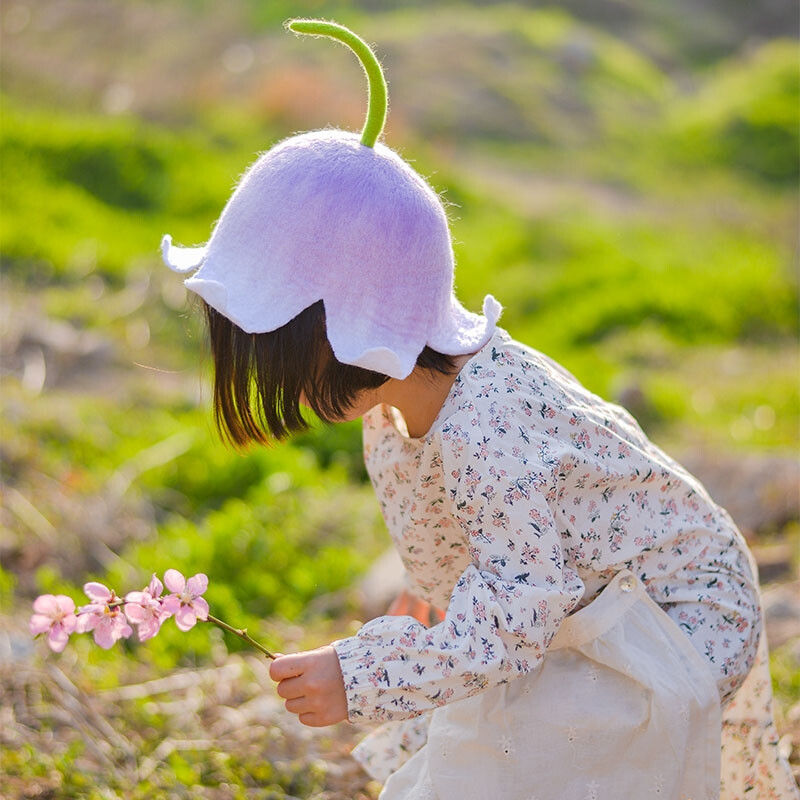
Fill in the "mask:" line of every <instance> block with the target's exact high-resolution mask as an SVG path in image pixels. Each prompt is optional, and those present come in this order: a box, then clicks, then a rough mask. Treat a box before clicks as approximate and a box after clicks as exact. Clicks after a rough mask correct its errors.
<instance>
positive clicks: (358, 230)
mask: <svg viewBox="0 0 800 800" xmlns="http://www.w3.org/2000/svg"><path fill="white" fill-rule="evenodd" d="M288 26H289V27H290V29H291V30H294V31H296V32H298V33H310V34H312V35H327V36H331V37H333V38H335V39H338V40H339V41H342V42H344V43H345V44H347V45H348V46H349V47H351V49H353V50H354V51H355V52H356V54H357V55H358V56H359V58H360V59H361V61H362V64H363V66H364V68H365V70H366V72H367V76H368V79H369V90H370V96H369V112H368V114H367V122H366V124H365V127H364V131H363V133H362V135H361V137H360V138H359V136H358V134H354V133H350V132H346V131H340V130H321V131H313V132H311V133H304V134H301V135H299V136H292V137H291V138H289V139H285V140H284V141H282V142H280V143H278V144H277V145H275V146H274V147H273V148H272V149H270V150H269V151H267V152H266V153H264V154H263V155H262V156H261V157H260V158H259V159H258V160H257V161H256V162H255V163H254V164H253V165H252V166H251V167H250V168H249V169H248V170H247V172H246V173H245V174H244V176H243V178H242V179H241V181H240V182H239V185H238V186H237V188H236V190H235V191H234V193H233V195H232V196H231V198H230V200H229V201H228V203H227V205H226V206H225V209H224V210H223V212H222V215H221V216H220V218H219V220H218V221H217V223H216V225H215V226H214V230H213V232H212V234H211V239H210V240H209V241H208V243H207V244H206V245H205V246H203V247H186V248H185V247H177V246H176V245H173V244H172V239H171V237H170V236H168V235H167V236H164V239H163V241H162V253H163V257H164V261H165V262H166V264H167V266H169V267H170V268H172V269H173V270H175V271H176V272H189V271H191V270H195V269H196V270H197V272H195V274H194V275H192V276H191V277H190V278H188V279H187V280H186V281H185V285H186V287H187V288H188V289H191V290H192V291H193V292H196V293H197V294H199V295H200V296H201V297H202V298H203V299H204V300H205V301H206V302H207V303H208V304H209V305H210V306H212V307H213V308H215V309H216V310H217V311H218V312H220V313H221V314H223V315H224V316H225V317H227V318H228V319H229V320H231V321H232V322H234V323H235V324H236V325H238V326H239V327H240V328H242V329H243V330H244V331H246V332H248V333H263V332H266V331H273V330H275V329H276V328H279V327H281V326H282V325H285V324H286V323H287V322H289V321H290V320H291V319H293V318H294V317H295V316H297V314H299V313H300V312H301V311H303V310H304V309H306V308H308V307H309V306H310V305H312V304H314V303H315V302H317V301H318V300H320V299H321V300H322V301H323V303H324V305H325V317H326V325H327V334H328V340H329V341H330V344H331V347H332V349H333V353H334V355H335V356H336V358H337V359H338V360H339V361H341V362H342V363H345V364H354V365H356V366H359V367H364V368H365V369H370V370H374V371H376V372H381V373H384V374H386V375H389V376H390V377H393V378H398V379H403V378H406V377H407V376H408V375H409V374H410V373H411V372H412V370H413V369H414V365H415V363H416V360H417V356H418V355H419V354H420V353H421V352H422V350H423V348H424V347H425V345H426V344H427V345H429V346H430V347H432V348H433V349H434V350H438V351H439V352H441V353H445V354H447V355H463V354H466V353H471V352H474V351H475V350H478V349H479V348H481V347H482V346H483V345H484V344H485V343H486V342H487V341H488V340H489V339H490V338H491V336H492V334H493V332H494V329H495V325H496V323H497V319H498V317H499V316H500V312H501V306H500V304H499V303H498V302H497V301H496V300H495V299H494V298H493V297H492V296H491V295H488V296H487V297H486V299H485V300H484V303H483V315H479V314H473V313H471V312H469V311H467V310H466V309H465V308H464V307H463V306H462V305H461V303H460V302H459V301H458V299H457V298H456V296H455V293H454V291H453V248H452V244H451V240H450V232H449V229H448V225H447V217H446V215H445V212H444V208H443V206H442V203H441V201H440V200H439V198H438V196H437V195H436V193H435V192H434V191H433V190H432V189H431V187H430V186H429V185H428V184H427V183H426V182H425V181H424V180H423V179H422V178H421V177H420V176H419V175H418V174H417V173H416V172H415V171H414V170H413V169H412V168H411V167H410V166H409V165H408V164H407V163H406V162H405V161H404V160H403V159H402V158H401V157H400V156H399V155H397V154H396V153H395V152H394V151H393V150H391V149H390V148H388V147H385V146H384V145H382V144H378V143H376V140H377V138H378V136H379V135H380V133H381V130H382V129H383V122H384V119H385V116H386V84H385V82H384V80H383V74H382V72H381V69H380V65H379V64H378V61H377V59H376V58H375V56H374V54H373V53H372V51H371V50H370V49H369V47H368V46H367V45H366V44H365V43H364V42H363V41H362V40H361V39H359V38H358V37H357V36H355V34H353V33H352V32H351V31H349V30H348V29H347V28H343V27H342V26H340V25H336V24H335V23H330V22H322V21H317V20H296V21H293V22H291V23H289V25H288ZM198 268H199V269H198Z"/></svg>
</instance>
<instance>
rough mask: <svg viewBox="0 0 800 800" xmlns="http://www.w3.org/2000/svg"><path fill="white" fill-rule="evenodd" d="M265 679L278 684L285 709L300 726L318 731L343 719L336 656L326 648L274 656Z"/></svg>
mask: <svg viewBox="0 0 800 800" xmlns="http://www.w3.org/2000/svg"><path fill="white" fill-rule="evenodd" d="M269 676H270V678H272V680H274V681H277V682H278V689H277V691H278V695H279V696H280V697H283V698H284V700H286V703H285V704H284V705H285V706H286V710H287V711H289V712H290V713H292V714H297V715H298V717H299V719H300V722H302V723H303V725H308V726H309V727H311V728H322V727H324V726H326V725H333V724H334V723H336V722H343V721H344V720H346V719H347V695H346V694H345V691H344V678H343V677H342V670H341V668H340V667H339V657H338V656H337V655H336V651H335V650H334V649H333V647H331V646H330V645H327V646H326V647H318V648H317V649H316V650H307V651H306V652H304V653H294V654H293V655H288V656H284V655H278V656H277V657H276V658H275V660H274V661H273V662H272V663H271V664H270V667H269Z"/></svg>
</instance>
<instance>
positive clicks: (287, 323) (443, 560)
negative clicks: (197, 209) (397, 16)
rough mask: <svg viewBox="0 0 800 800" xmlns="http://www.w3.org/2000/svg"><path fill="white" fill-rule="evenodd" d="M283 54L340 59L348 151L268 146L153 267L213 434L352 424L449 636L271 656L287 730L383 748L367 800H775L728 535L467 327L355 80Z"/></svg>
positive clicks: (498, 346) (674, 480)
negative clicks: (200, 314)
mask: <svg viewBox="0 0 800 800" xmlns="http://www.w3.org/2000/svg"><path fill="white" fill-rule="evenodd" d="M289 27H290V28H291V29H292V30H294V31H296V32H299V33H308V34H313V35H320V34H323V35H328V36H331V37H333V38H335V39H338V40H340V41H343V42H344V43H346V44H347V45H348V46H350V47H351V48H352V49H353V50H354V51H355V52H356V54H357V55H358V56H359V57H360V59H361V61H362V62H363V64H364V67H365V70H366V72H367V75H368V79H369V112H368V115H367V122H366V124H365V127H364V131H363V134H362V136H361V138H360V140H359V138H358V137H357V136H355V135H353V134H349V133H345V132H342V131H336V130H325V131H317V132H313V133H308V134H303V135H299V136H294V137H292V138H289V139H287V140H285V141H283V142H281V143H280V144H278V145H276V146H275V147H274V148H272V149H271V150H270V151H268V152H267V153H265V154H264V155H262V156H261V157H260V158H259V160H258V161H257V162H256V163H255V164H254V165H253V166H252V167H251V168H250V169H249V170H248V171H247V173H246V174H245V175H244V177H243V178H242V180H241V182H240V183H239V185H238V187H237V189H236V191H235V192H234V194H233V196H232V197H231V199H230V201H229V202H228V204H227V206H226V208H225V210H224V211H223V213H222V216H221V217H220V219H219V221H218V222H217V224H216V226H215V228H214V231H213V234H212V237H211V239H210V241H209V242H208V244H207V245H206V246H204V247H198V248H179V247H176V246H174V245H173V244H172V242H171V240H170V238H169V237H165V238H164V242H163V245H162V248H163V254H164V258H165V261H166V263H167V264H168V265H169V266H170V267H172V268H173V269H175V270H177V271H181V272H188V271H190V270H194V269H198V268H199V269H198V271H197V272H196V274H195V275H193V276H192V277H190V278H189V279H187V280H186V282H185V283H186V286H187V287H188V288H189V289H191V290H192V291H194V292H196V293H197V294H198V295H200V297H201V298H202V300H203V305H204V309H205V313H206V318H207V323H208V330H209V337H210V343H211V348H212V352H213V357H214V363H215V385H214V410H215V416H216V422H217V425H218V427H219V429H220V431H221V432H222V434H223V435H224V436H225V437H226V438H228V439H229V440H230V441H231V442H233V443H234V444H236V445H239V446H245V445H247V444H249V443H253V442H255V443H262V444H267V443H268V442H269V441H270V440H272V439H283V438H285V437H286V436H288V435H290V434H291V433H293V432H296V431H299V430H302V429H303V428H304V427H306V423H305V422H304V420H303V417H302V415H301V411H300V407H301V406H307V407H308V408H311V409H313V410H314V412H315V413H316V414H317V415H318V416H319V417H320V418H321V419H323V420H325V421H326V422H335V421H342V420H349V419H355V418H357V417H363V429H364V456H365V460H366V465H367V469H368V472H369V474H370V477H371V479H372V482H373V485H374V487H375V489H376V492H377V494H378V498H379V500H380V503H381V507H382V510H383V513H384V516H385V518H386V522H387V525H388V527H389V530H390V532H391V534H392V536H393V538H394V540H395V543H396V545H397V547H398V549H399V551H400V554H401V556H402V558H403V560H404V562H405V565H406V568H407V570H408V573H409V575H410V576H411V580H412V581H413V584H414V587H415V588H414V591H415V593H416V594H418V595H419V596H420V597H421V598H423V599H424V600H425V601H426V602H428V603H430V604H432V605H434V606H439V607H441V608H442V609H446V610H445V611H444V612H442V615H441V616H442V617H443V618H442V619H441V621H439V622H438V623H437V624H435V625H433V626H432V627H426V625H424V624H423V623H422V622H420V621H419V620H418V619H415V618H414V617H413V616H410V615H401V616H396V615H395V616H385V617H380V618H378V619H375V620H372V621H371V622H369V623H367V624H366V625H365V626H364V627H363V628H362V629H361V630H360V631H359V632H358V633H357V634H356V635H355V636H352V637H349V638H346V639H341V640H339V641H336V642H333V643H332V644H331V645H328V646H327V647H322V648H319V649H318V650H314V651H310V652H304V653H297V654H294V655H286V656H281V657H279V658H278V659H277V660H275V661H274V662H273V664H272V667H271V675H272V677H273V678H274V679H275V680H276V681H278V689H277V691H278V694H279V695H280V696H281V697H283V698H285V700H286V708H287V710H288V711H290V712H292V713H295V714H297V715H299V718H300V721H301V722H303V723H305V724H307V725H311V726H324V725H330V724H333V723H336V722H340V721H343V720H346V719H349V720H351V721H355V720H359V721H361V720H374V721H384V722H386V723H387V724H388V725H387V726H384V727H382V728H381V729H379V730H378V731H377V732H376V733H375V734H373V735H372V737H371V738H370V740H369V742H367V743H365V744H363V745H361V746H360V747H359V749H358V755H359V757H360V759H361V760H362V762H363V763H365V765H366V766H367V768H368V769H369V770H370V771H371V772H372V774H373V775H376V776H379V777H381V778H382V779H384V778H386V783H385V786H384V790H383V794H382V795H381V797H382V798H386V799H388V798H440V800H451V798H458V799H459V800H470V799H471V798H508V800H528V799H530V798H539V799H540V800H585V799H586V798H614V800H617V799H618V798H637V799H638V798H646V797H659V798H674V799H675V800H678V799H679V798H682V799H688V798H693V799H694V800H699V799H700V798H703V799H704V800H711V798H718V797H719V796H720V786H721V785H722V796H724V797H725V798H741V797H744V796H745V792H748V794H747V796H748V797H759V798H768V797H773V798H777V797H792V796H796V795H794V794H793V793H794V789H793V788H792V781H791V775H790V773H789V772H788V767H787V765H786V764H785V762H782V761H781V760H780V759H779V757H778V755H777V748H776V739H777V737H776V735H775V729H774V725H773V723H772V718H771V709H770V684H769V673H768V670H767V662H766V645H765V641H764V636H763V635H762V627H763V625H762V613H761V607H760V601H759V594H758V588H757V577H756V569H755V565H754V562H753V560H752V557H751V555H750V553H749V551H748V549H747V547H746V545H745V542H744V540H743V538H742V536H741V534H740V532H739V531H738V530H737V528H736V526H735V525H734V523H733V521H732V520H731V518H730V517H729V515H728V514H727V513H726V512H725V511H724V510H723V509H722V508H720V507H719V506H718V505H716V504H715V503H714V501H713V500H712V499H711V498H710V497H709V496H708V494H707V492H706V490H705V489H704V488H703V486H702V485H701V484H700V483H699V482H698V481H697V480H696V479H695V478H694V477H693V476H691V475H690V474H688V473H687V472H686V471H685V470H684V469H683V468H682V467H681V466H680V465H679V464H677V463H676V462H675V461H673V460H672V459H671V458H670V457H669V456H667V455H666V454H665V453H663V452H662V451H661V450H660V449H659V448H658V447H656V446H655V445H654V444H653V443H652V442H650V441H649V440H648V439H647V437H646V436H645V434H644V433H643V432H642V430H641V428H640V427H639V426H638V425H637V423H636V421H635V420H634V419H633V418H632V417H631V416H630V415H629V414H628V413H627V412H626V411H625V410H624V409H623V408H621V407H619V406H617V405H614V404H612V403H609V402H606V401H604V400H602V399H601V398H600V397H598V396H596V395H594V394H592V393H591V392H589V391H588V390H586V389H585V388H584V387H583V386H582V385H581V384H580V383H579V382H578V381H577V380H576V379H575V378H574V377H573V376H572V375H571V374H569V373H568V372H567V371H566V370H565V369H563V368H562V367H561V366H559V365H558V364H556V363H555V362H554V361H553V360H551V359H550V358H548V357H547V356H546V355H544V354H542V353H540V352H538V351H536V350H534V349H533V348H531V347H528V346H526V345H523V344H521V343H519V342H516V341H514V340H513V339H512V338H511V337H510V336H509V334H508V333H507V332H506V331H504V330H503V329H502V328H499V327H497V324H496V323H497V320H498V317H499V315H500V311H501V308H500V305H499V303H497V301H496V300H494V298H492V297H491V296H488V297H487V298H486V300H485V302H484V306H483V314H481V315H478V314H473V313H470V312H468V311H466V310H465V309H464V308H463V306H462V305H461V304H460V303H459V301H458V300H457V299H456V297H455V295H454V293H453V253H452V246H451V241H450V234H449V230H448V225H447V219H446V216H445V213H444V210H443V207H442V204H441V202H440V201H439V198H438V197H437V196H436V194H435V193H434V192H433V191H432V189H431V188H430V187H429V186H428V185H427V183H426V182H425V181H424V180H423V179H422V178H421V177H420V176H419V175H417V174H416V173H415V172H414V171H413V170H412V169H411V168H410V167H409V166H408V164H406V163H405V162H404V161H403V160H402V159H401V158H400V157H399V156H398V155H397V154H395V153H394V152H393V151H391V150H390V149H389V148H387V147H385V146H383V145H381V144H378V143H377V139H378V137H379V136H380V133H381V130H382V127H383V122H384V118H385V114H386V86H385V83H384V80H383V75H382V73H381V69H380V66H379V64H378V62H377V60H376V59H375V56H374V55H373V54H372V52H371V51H370V49H369V48H368V47H367V46H366V44H364V42H363V41H361V40H360V39H359V38H358V37H356V36H355V35H354V34H352V33H351V32H350V31H348V30H347V29H345V28H342V27H341V26H338V25H335V24H333V23H325V22H320V21H308V20H306V21H295V22H292V23H290V24H289ZM409 721H410V722H409ZM723 728H724V730H723ZM425 740H426V741H425ZM423 742H424V744H423ZM720 753H722V759H720Z"/></svg>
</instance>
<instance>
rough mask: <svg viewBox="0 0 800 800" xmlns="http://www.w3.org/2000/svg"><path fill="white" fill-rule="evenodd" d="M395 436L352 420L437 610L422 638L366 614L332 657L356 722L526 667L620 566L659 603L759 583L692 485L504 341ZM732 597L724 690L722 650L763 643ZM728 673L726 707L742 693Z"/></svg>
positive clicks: (393, 525)
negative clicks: (424, 429)
mask: <svg viewBox="0 0 800 800" xmlns="http://www.w3.org/2000/svg"><path fill="white" fill-rule="evenodd" d="M403 426H404V425H403V421H402V417H401V416H400V415H399V412H397V411H396V410H395V409H392V408H391V407H389V406H387V405H385V404H381V405H378V406H376V407H374V408H373V409H371V410H370V411H369V412H367V413H366V414H365V416H364V418H363V432H364V457H365V462H366V467H367V471H368V473H369V475H370V478H371V480H372V483H373V485H374V487H375V490H376V493H377V496H378V499H379V501H380V505H381V508H382V511H383V515H384V517H385V520H386V523H387V526H388V529H389V532H390V534H391V536H392V538H393V540H394V542H395V545H396V547H397V549H398V551H399V552H400V555H401V557H402V559H403V561H404V563H405V566H406V568H407V570H408V573H409V575H410V577H411V580H412V582H413V584H415V586H414V590H415V591H416V593H418V594H419V595H420V596H421V597H423V598H424V599H426V600H427V601H429V602H431V603H433V604H434V605H437V606H439V607H441V608H445V609H447V613H446V617H445V619H444V621H442V622H441V623H440V624H438V625H435V626H434V627H431V628H426V627H424V626H423V625H422V624H420V623H419V622H417V621H416V620H414V619H412V618H410V617H379V618H378V619H375V620H372V621H371V622H368V623H367V624H366V625H364V626H363V627H362V628H361V630H360V631H359V632H358V633H357V634H356V635H355V636H352V637H349V638H346V639H341V640H339V641H337V642H334V647H335V649H336V651H337V654H338V656H339V661H340V665H341V668H342V673H343V676H344V681H345V688H346V693H347V701H348V712H349V717H350V719H351V720H357V719H365V720H375V721H378V720H384V721H385V720H398V719H406V718H410V717H413V716H416V715H418V714H421V713H423V712H425V711H429V710H431V709H433V708H436V707H437V706H440V705H442V704H444V703H449V702H453V701H456V700H459V699H461V698H464V697H467V696H470V695H472V694H474V693H476V692H479V691H481V690H482V689H485V688H487V687H490V686H494V685H497V684H499V683H501V682H504V681H508V680H509V679H512V678H514V677H515V676H517V675H520V674H524V673H527V672H529V671H531V670H533V669H535V668H536V666H537V664H538V663H539V662H540V661H541V660H542V658H543V657H544V655H545V653H546V651H547V647H548V644H549V643H550V641H551V640H552V638H553V636H554V635H555V633H556V631H557V630H558V628H559V625H560V623H561V622H562V620H563V619H564V618H565V617H566V616H567V615H568V614H570V613H571V612H572V611H574V610H577V609H579V608H582V607H583V606H584V605H586V604H587V603H589V602H591V600H592V599H593V598H594V597H596V596H597V594H598V593H599V592H600V591H601V590H602V588H603V587H604V586H605V585H606V584H607V583H608V582H609V581H610V580H611V579H612V578H613V576H614V575H615V574H616V573H617V572H618V571H620V570H621V569H625V568H628V569H631V570H633V571H634V573H636V574H637V575H638V576H639V577H640V578H641V580H642V581H643V582H644V584H645V586H646V589H647V591H648V593H649V594H650V596H651V597H652V598H653V599H654V600H655V601H656V602H658V603H662V604H670V603H676V602H684V601H689V602H695V603H697V602H703V601H704V600H706V601H708V600H710V599H712V595H713V593H714V592H715V587H714V586H713V585H711V586H707V585H706V583H705V582H699V581H697V580H696V578H695V577H693V576H692V575H691V568H692V567H693V566H694V565H695V564H697V563H698V562H702V563H704V564H709V565H710V566H709V569H711V570H712V571H714V572H715V573H720V574H722V573H724V574H725V575H726V576H728V577H729V578H730V580H732V582H733V584H734V585H741V586H742V587H746V586H752V585H753V584H754V580H755V579H754V578H753V575H752V573H751V570H750V566H749V561H748V556H747V549H746V546H745V544H744V541H743V539H742V537H741V534H740V533H739V531H738V529H737V528H736V526H735V525H734V523H733V521H732V520H731V518H730V517H729V515H728V514H727V512H726V511H725V510H724V509H722V508H721V507H719V506H718V505H717V504H715V503H714V502H713V501H712V500H711V498H710V497H709V495H708V493H707V492H706V490H705V489H704V487H703V486H702V484H701V483H700V482H699V481H698V480H697V479H696V478H694V477H693V476H692V475H690V474H689V473H688V472H686V470H685V469H683V468H682V467H681V466H680V465H679V464H677V463H676V462H675V461H674V460H672V459H671V458H670V457H669V456H667V455H666V454H665V453H664V452H662V451H661V450H660V449H659V448H658V447H656V446H655V445H654V444H653V443H652V442H650V441H649V440H648V438H647V437H646V436H645V434H644V433H643V431H642V430H641V428H640V427H639V425H638V424H637V423H636V421H635V420H634V419H633V418H632V417H631V415H630V414H629V413H628V412H627V411H625V409H623V408H622V407H620V406H618V405H615V404H613V403H610V402H607V401H605V400H603V399H601V398H600V397H598V396H597V395H595V394H593V393H591V392H590V391H588V390H587V389H586V388H584V387H583V386H582V385H581V384H580V383H579V382H578V381H577V380H576V379H575V378H574V377H573V376H572V375H571V374H570V373H569V372H567V371H566V370H565V369H564V368H563V367H561V366H560V365H559V364H557V363H556V362H554V361H553V360H552V359H550V358H549V357H547V356H546V355H544V354H542V353H540V352H538V351H536V350H534V349H532V348H530V347H527V346H526V345H523V344H521V343H519V342H516V341H515V340H513V339H512V338H511V337H510V336H509V334H508V333H507V332H506V331H504V330H503V329H502V328H498V329H497V331H496V332H495V334H494V336H493V338H492V339H491V340H490V341H489V342H488V343H487V344H486V345H485V346H484V347H483V348H481V350H479V351H478V352H477V353H476V354H474V355H473V356H472V357H471V359H470V360H469V361H468V362H467V363H466V364H465V365H464V366H463V367H462V369H461V372H460V373H459V374H458V376H457V377H456V379H455V381H454V383H453V385H452V387H451V389H450V393H449V395H448V397H447V398H446V400H445V402H444V404H443V405H442V408H441V410H440V412H439V414H438V416H437V418H436V420H435V422H434V424H433V426H432V427H431V429H430V431H429V432H428V433H427V434H426V435H425V436H423V437H420V438H416V439H414V438H409V437H408V436H407V435H404V433H403V432H401V431H400V430H399V427H403ZM734 588H735V586H734ZM744 594H746V592H745V593H744ZM734 595H735V592H734ZM750 596H752V595H750ZM736 597H738V596H736ZM736 597H734V600H733V601H732V606H733V607H734V610H733V612H731V613H730V614H729V615H728V616H727V617H726V628H727V629H728V632H727V633H726V636H727V642H726V643H725V644H723V643H722V639H721V637H717V636H709V637H708V642H707V648H710V652H708V651H707V652H706V656H707V657H709V658H710V660H711V661H712V662H714V663H716V665H717V668H718V669H719V671H720V673H721V675H722V676H723V678H722V679H721V680H722V682H723V683H724V680H725V678H724V675H725V674H726V671H728V666H726V662H725V657H726V656H725V653H724V652H723V651H722V648H723V647H724V648H728V649H729V650H730V651H731V652H734V651H737V650H739V651H741V650H743V649H747V648H748V647H750V648H751V649H752V650H753V651H754V650H755V644H754V642H753V641H752V640H753V637H757V635H758V632H757V631H755V630H754V629H755V628H756V625H755V623H754V622H753V614H754V613H755V614H756V615H757V614H758V613H759V612H758V610H756V611H755V612H753V608H752V604H751V605H750V606H747V607H745V604H742V608H741V609H740V610H739V609H737V608H736V605H737V603H738V602H740V601H739V600H738V599H736ZM695 623H697V620H696V619H694V620H693V619H692V618H687V620H686V627H687V628H691V626H692V625H694V624H695ZM737 637H738V639H737ZM731 639H733V640H734V642H735V644H736V646H733V647H731V646H730V643H731ZM751 661H752V656H751ZM748 667H749V663H748ZM729 671H730V685H729V686H727V687H725V686H721V691H722V692H723V693H724V694H725V693H727V694H732V692H733V691H734V690H735V689H736V687H737V686H738V684H739V683H740V682H741V680H743V678H744V675H741V674H739V672H740V670H737V669H735V668H734V665H733V664H731V665H730V670H729Z"/></svg>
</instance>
